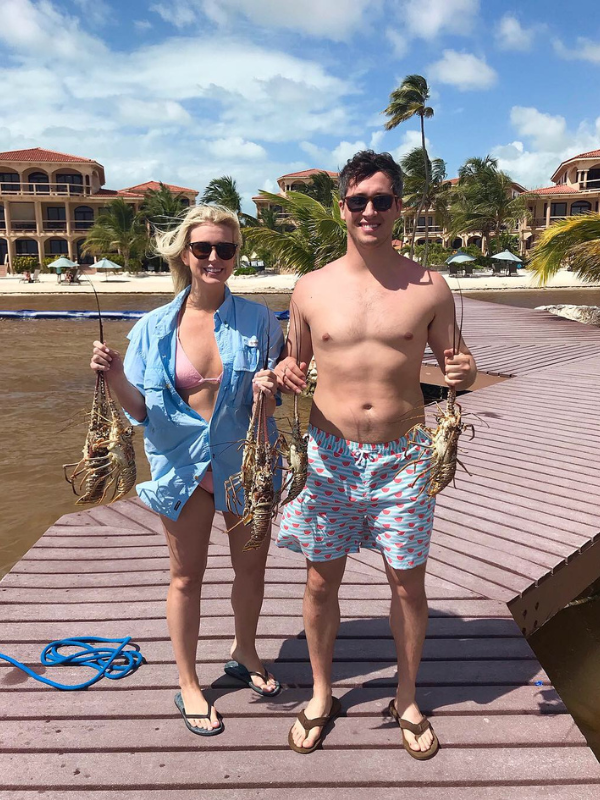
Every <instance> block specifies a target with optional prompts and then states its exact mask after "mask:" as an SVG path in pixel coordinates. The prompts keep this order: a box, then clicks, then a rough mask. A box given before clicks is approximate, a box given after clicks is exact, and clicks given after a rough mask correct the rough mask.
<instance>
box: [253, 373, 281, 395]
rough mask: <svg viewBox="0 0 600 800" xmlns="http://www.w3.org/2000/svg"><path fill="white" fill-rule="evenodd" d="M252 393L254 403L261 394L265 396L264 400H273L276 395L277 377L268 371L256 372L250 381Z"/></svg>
mask: <svg viewBox="0 0 600 800" xmlns="http://www.w3.org/2000/svg"><path fill="white" fill-rule="evenodd" d="M252 392H253V395H254V402H256V400H257V399H258V395H259V394H260V393H261V392H262V394H264V395H265V400H269V399H273V400H275V396H276V394H277V377H276V375H275V373H274V372H273V371H272V370H270V369H261V370H260V371H259V372H257V373H256V375H255V376H254V378H253V379H252Z"/></svg>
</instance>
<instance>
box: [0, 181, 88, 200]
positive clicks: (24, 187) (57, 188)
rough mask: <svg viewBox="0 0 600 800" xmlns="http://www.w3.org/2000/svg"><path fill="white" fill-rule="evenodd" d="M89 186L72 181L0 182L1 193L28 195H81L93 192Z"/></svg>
mask: <svg viewBox="0 0 600 800" xmlns="http://www.w3.org/2000/svg"><path fill="white" fill-rule="evenodd" d="M91 193H92V192H91V189H90V188H89V187H88V186H77V185H76V184H71V183H28V182H27V181H25V182H23V183H11V182H8V183H0V195H5V194H6V195H20V196H28V197H47V196H48V195H59V196H61V197H81V196H82V195H89V194H91Z"/></svg>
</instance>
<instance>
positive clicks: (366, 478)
mask: <svg viewBox="0 0 600 800" xmlns="http://www.w3.org/2000/svg"><path fill="white" fill-rule="evenodd" d="M427 443H428V440H427V438H426V436H425V434H423V433H422V432H421V431H418V430H415V431H414V432H411V436H410V444H409V441H408V439H407V437H402V438H401V439H396V440H394V441H392V442H383V443H381V444H363V443H359V442H351V441H349V440H347V439H340V438H339V437H337V436H333V434H330V433H326V432H325V431H322V430H320V429H319V428H315V427H314V426H312V425H311V426H309V429H308V478H307V480H306V486H305V487H304V490H303V491H302V493H301V494H300V495H299V496H298V497H297V498H296V499H295V500H292V501H291V502H290V503H288V504H287V505H286V506H285V508H284V514H283V518H282V521H281V526H280V529H279V535H278V537H277V546H278V547H286V548H288V549H290V550H294V551H296V552H298V553H303V554H304V556H305V557H306V558H307V559H309V560H310V561H329V560H333V559H336V558H341V557H342V556H345V555H348V553H357V552H358V551H359V549H360V548H361V547H367V548H369V549H371V550H379V551H380V552H381V553H383V555H384V557H385V559H386V561H387V562H388V564H389V565H390V566H391V567H392V568H393V569H412V568H413V567H416V566H418V565H419V564H423V563H424V562H425V561H426V560H427V556H428V553H429V543H430V539H431V529H432V527H433V511H434V508H435V498H433V497H429V496H428V495H427V493H426V492H425V491H424V490H423V486H424V483H425V480H426V476H425V472H424V470H425V469H426V467H427V466H428V461H429V457H430V456H429V450H428V449H426V448H425V447H424V446H423V445H425V444H427ZM418 459H421V460H420V463H419V464H414V463H413V464H411V463H410V462H411V461H412V462H416V461H417V460H418ZM407 461H408V464H407ZM405 464H406V466H404V465H405ZM403 466H404V469H402V471H401V472H399V470H400V469H401V467H403Z"/></svg>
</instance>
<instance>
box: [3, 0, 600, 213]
mask: <svg viewBox="0 0 600 800" xmlns="http://www.w3.org/2000/svg"><path fill="white" fill-rule="evenodd" d="M411 73H418V74H422V75H424V76H425V77H426V78H427V79H428V81H429V83H430V86H431V90H432V99H431V105H432V106H433V108H434V109H435V116H434V118H433V119H432V120H429V121H427V137H428V142H429V146H430V153H431V155H432V156H433V157H440V158H443V159H445V161H446V162H447V165H448V175H449V177H452V176H454V175H455V174H456V171H457V169H458V167H459V166H460V164H461V163H462V162H463V161H464V160H465V159H466V158H468V157H470V156H474V155H479V156H483V155H486V154H488V153H492V154H493V155H496V156H497V157H498V158H499V159H500V164H501V166H502V168H503V169H505V170H506V171H507V172H508V173H509V174H510V175H511V176H512V177H513V178H514V179H515V180H517V181H519V182H520V183H523V184H524V185H526V186H527V187H531V188H534V187H539V186H544V185H549V183H550V176H551V174H552V172H553V171H554V169H555V168H556V167H557V166H558V164H559V163H560V161H562V160H564V159H565V158H568V157H569V156H572V155H575V154H577V153H580V152H584V151H587V150H593V149H598V148H600V104H599V103H598V98H599V97H600V91H599V89H600V85H599V84H600V80H599V79H600V3H599V2H598V0H579V2H576V3H566V2H564V0H563V1H562V2H559V0H526V1H525V2H524V0H520V2H516V1H515V2H513V1H512V0H510V1H509V2H502V1H501V0H154V1H153V0H147V2H146V1H145V0H0V86H2V91H1V92H0V151H4V150H14V149H20V148H25V147H36V146H40V147H47V148H50V149H53V150H61V151H64V152H67V153H75V154H77V155H81V156H86V157H90V158H95V159H97V160H98V161H100V162H101V163H102V164H104V166H105V168H106V176H107V184H106V185H107V187H108V188H115V189H116V188H123V187H125V186H130V185H133V184H135V183H139V182H141V181H144V180H150V179H154V180H163V181H165V182H169V183H176V184H180V185H184V186H190V187H193V188H196V189H198V190H200V191H202V190H203V189H204V187H205V186H206V184H207V182H208V181H209V180H210V179H211V178H214V177H218V176H220V175H224V174H227V175H232V176H233V177H234V178H235V179H236V181H237V183H238V187H239V189H240V190H241V193H242V195H243V197H244V205H245V209H246V210H247V211H252V210H253V205H252V204H251V202H250V197H251V196H252V195H253V194H256V193H257V191H258V190H259V189H269V190H272V189H275V187H276V184H275V181H276V179H277V178H278V177H279V176H280V175H282V174H284V173H286V172H290V171H297V170H301V169H307V168H309V167H319V168H325V169H337V168H338V167H340V166H342V165H343V163H344V162H345V161H346V159H347V158H348V157H350V156H351V155H352V154H353V153H354V152H356V151H357V150H359V149H361V148H363V147H365V146H370V147H373V148H374V149H376V150H389V151H390V152H392V153H393V154H394V156H396V157H397V158H400V157H401V156H402V155H403V153H405V152H406V151H407V150H409V149H410V148H411V147H414V146H415V145H417V144H418V143H419V138H418V137H419V133H418V124H417V122H416V121H410V122H408V123H405V124H403V125H401V126H400V127H398V128H396V129H395V130H394V131H390V132H384V130H383V123H384V121H385V118H384V117H383V116H382V113H381V112H382V111H383V109H384V108H385V107H386V105H387V103H388V97H389V94H390V92H391V91H392V90H393V89H394V88H395V87H396V86H397V85H398V84H399V83H400V82H401V81H402V79H403V78H404V77H405V76H406V75H408V74H411ZM594 98H596V99H595V100H594Z"/></svg>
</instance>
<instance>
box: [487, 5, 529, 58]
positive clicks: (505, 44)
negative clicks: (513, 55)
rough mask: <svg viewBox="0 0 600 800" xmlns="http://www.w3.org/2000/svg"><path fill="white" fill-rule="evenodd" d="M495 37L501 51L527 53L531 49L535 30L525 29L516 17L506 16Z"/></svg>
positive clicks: (501, 21)
mask: <svg viewBox="0 0 600 800" xmlns="http://www.w3.org/2000/svg"><path fill="white" fill-rule="evenodd" d="M495 36H496V42H497V44H498V47H499V48H500V49H501V50H522V51H526V50H529V49H531V45H532V43H533V38H534V36H535V30H534V29H533V28H524V27H523V26H522V25H521V23H520V22H519V20H518V19H517V18H516V17H515V16H513V15H512V14H505V15H504V16H503V17H502V19H501V20H500V22H499V24H498V28H497V29H496V32H495Z"/></svg>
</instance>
